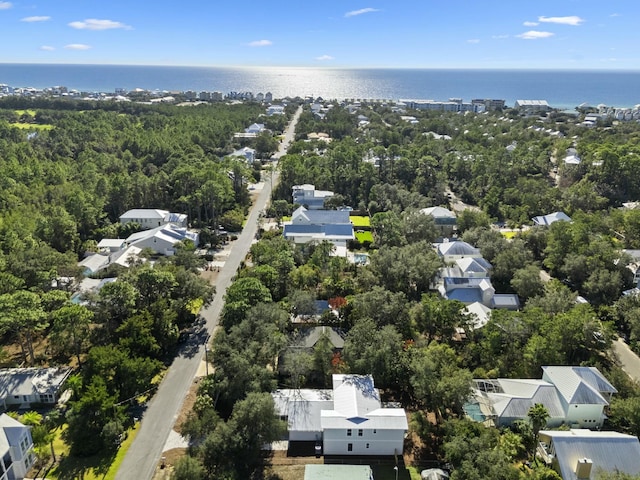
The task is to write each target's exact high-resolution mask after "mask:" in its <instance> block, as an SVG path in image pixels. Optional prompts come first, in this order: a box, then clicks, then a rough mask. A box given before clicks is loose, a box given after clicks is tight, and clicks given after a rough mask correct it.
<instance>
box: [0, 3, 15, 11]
mask: <svg viewBox="0 0 640 480" xmlns="http://www.w3.org/2000/svg"><path fill="white" fill-rule="evenodd" d="M11 7H13V4H12V3H11V2H0V10H9V9H10V8H11Z"/></svg>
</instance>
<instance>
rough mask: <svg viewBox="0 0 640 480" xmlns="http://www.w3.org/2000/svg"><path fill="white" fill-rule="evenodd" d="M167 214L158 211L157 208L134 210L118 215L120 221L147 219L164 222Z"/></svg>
mask: <svg viewBox="0 0 640 480" xmlns="http://www.w3.org/2000/svg"><path fill="white" fill-rule="evenodd" d="M168 213H169V211H168V210H160V209H159V208H134V209H132V210H127V211H126V212H124V213H123V214H122V215H120V219H123V218H124V219H128V218H133V219H136V218H148V219H159V220H164V217H166V216H167V214H168Z"/></svg>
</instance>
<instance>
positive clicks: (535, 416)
mask: <svg viewBox="0 0 640 480" xmlns="http://www.w3.org/2000/svg"><path fill="white" fill-rule="evenodd" d="M527 416H528V417H529V421H530V422H531V428H532V429H533V440H534V442H533V452H532V455H533V459H534V461H535V459H536V448H537V446H538V434H539V433H540V430H541V429H542V428H543V427H545V426H546V425H547V420H548V419H549V410H547V407H545V406H544V405H543V404H541V403H536V404H535V405H534V406H533V407H531V408H529V411H528V412H527Z"/></svg>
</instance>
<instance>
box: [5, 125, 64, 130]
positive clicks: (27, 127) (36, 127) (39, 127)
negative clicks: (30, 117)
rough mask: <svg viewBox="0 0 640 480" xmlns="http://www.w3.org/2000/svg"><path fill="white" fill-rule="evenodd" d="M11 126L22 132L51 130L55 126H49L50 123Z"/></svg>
mask: <svg viewBox="0 0 640 480" xmlns="http://www.w3.org/2000/svg"><path fill="white" fill-rule="evenodd" d="M9 125H11V126H12V127H16V128H19V129H21V130H51V129H52V128H53V125H49V124H48V123H44V124H39V123H10V124H9Z"/></svg>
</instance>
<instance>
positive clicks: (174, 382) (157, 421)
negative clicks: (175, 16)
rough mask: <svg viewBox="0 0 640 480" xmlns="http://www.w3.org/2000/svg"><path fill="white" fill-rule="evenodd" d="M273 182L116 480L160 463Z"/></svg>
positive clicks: (148, 474)
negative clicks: (202, 326)
mask: <svg viewBox="0 0 640 480" xmlns="http://www.w3.org/2000/svg"><path fill="white" fill-rule="evenodd" d="M301 112H302V107H300V108H299V109H298V111H297V112H296V113H295V115H294V117H293V119H292V121H291V123H290V124H289V126H288V127H287V129H286V131H285V138H284V140H283V142H282V144H281V145H280V151H279V152H278V153H277V154H276V155H275V156H276V158H280V156H282V155H283V154H285V153H286V147H287V145H288V144H289V143H290V142H291V141H292V140H293V138H294V135H295V125H296V123H297V122H298V118H299V117H300V113H301ZM277 181H278V173H277V172H275V173H274V174H273V176H272V177H270V178H266V179H265V184H264V188H263V189H262V191H261V192H260V194H259V196H258V198H257V199H256V202H255V203H254V204H253V206H252V207H251V211H250V212H249V218H248V220H247V223H246V226H245V228H244V230H243V231H242V233H241V234H240V236H239V237H238V239H237V240H236V241H235V242H234V245H233V248H232V249H231V252H230V254H229V258H228V259H227V261H226V262H225V265H224V267H222V268H221V270H220V273H219V274H218V278H217V281H216V295H215V297H214V299H213V302H211V304H210V305H209V306H208V307H206V308H204V309H203V310H201V312H200V315H201V316H202V317H203V318H204V319H205V320H206V330H204V329H202V330H201V331H200V332H198V333H197V334H196V333H194V334H192V335H191V337H190V338H189V339H188V341H187V342H186V343H185V345H184V346H183V347H182V349H181V351H180V354H179V355H178V356H177V357H176V358H175V360H174V361H173V363H172V364H171V366H170V367H169V370H168V371H167V373H166V375H165V377H164V379H163V380H162V383H161V384H160V387H159V388H158V392H157V393H156V395H155V396H154V397H153V399H152V400H151V401H150V402H149V404H148V407H147V410H146V412H145V413H144V415H143V417H142V422H141V425H140V431H139V432H138V435H137V436H136V439H135V440H134V442H133V443H132V444H131V447H129V450H128V452H127V455H126V456H125V458H124V461H123V462H122V464H121V466H120V469H119V470H118V473H117V475H116V480H146V479H151V478H152V477H153V475H154V472H155V471H156V468H157V466H158V463H159V461H160V456H161V454H162V449H163V447H164V445H165V442H166V440H167V438H168V436H169V433H170V432H171V429H172V428H173V425H174V423H175V421H176V418H177V417H178V413H179V412H180V407H181V406H182V402H183V401H184V398H185V396H186V394H187V392H188V391H189V388H190V386H191V384H192V382H193V379H194V377H195V375H196V373H197V371H198V366H199V365H200V363H201V361H202V359H203V356H204V348H203V347H204V343H205V342H206V341H207V339H208V338H209V335H212V334H213V332H214V330H215V328H216V326H217V325H218V318H219V316H220V312H221V311H222V307H223V304H224V298H223V297H224V293H225V292H226V290H227V287H228V286H229V284H230V283H231V279H232V278H233V276H234V275H235V273H236V271H237V269H238V267H239V265H240V262H241V261H242V260H243V259H244V258H245V257H246V255H247V252H248V251H249V247H251V243H252V241H253V239H254V238H255V235H256V232H257V229H258V219H259V215H260V212H262V211H263V210H264V209H265V207H266V205H267V202H268V200H269V198H270V196H271V188H272V182H273V185H275V184H276V183H277Z"/></svg>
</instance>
